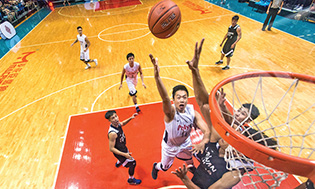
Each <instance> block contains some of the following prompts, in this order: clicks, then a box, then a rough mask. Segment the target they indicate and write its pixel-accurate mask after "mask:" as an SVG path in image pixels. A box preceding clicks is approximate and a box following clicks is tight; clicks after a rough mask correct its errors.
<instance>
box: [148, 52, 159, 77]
mask: <svg viewBox="0 0 315 189" xmlns="http://www.w3.org/2000/svg"><path fill="white" fill-rule="evenodd" d="M149 57H150V59H151V62H152V64H153V66H154V74H155V75H158V74H159V73H160V68H159V65H158V59H157V58H154V57H153V55H152V54H149Z"/></svg>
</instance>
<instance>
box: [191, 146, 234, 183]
mask: <svg viewBox="0 0 315 189" xmlns="http://www.w3.org/2000/svg"><path fill="white" fill-rule="evenodd" d="M197 158H198V159H200V165H199V166H198V167H197V169H196V171H195V173H194V176H193V178H192V179H191V181H192V182H193V183H194V184H196V185H197V186H199V187H200V188H208V187H209V186H211V185H212V184H214V183H215V182H216V181H218V180H219V179H220V178H221V177H222V176H223V174H224V173H226V172H228V170H227V169H226V162H225V160H224V158H223V157H219V150H218V148H217V146H216V143H210V142H209V143H207V144H206V145H205V151H204V152H203V153H202V154H200V153H199V154H197Z"/></svg>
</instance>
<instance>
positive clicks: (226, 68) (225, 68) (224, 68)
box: [222, 66, 230, 70]
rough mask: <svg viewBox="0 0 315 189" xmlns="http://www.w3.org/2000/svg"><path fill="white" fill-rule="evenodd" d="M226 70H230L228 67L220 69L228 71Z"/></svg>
mask: <svg viewBox="0 0 315 189" xmlns="http://www.w3.org/2000/svg"><path fill="white" fill-rule="evenodd" d="M228 69H230V66H225V67H223V68H222V70H228Z"/></svg>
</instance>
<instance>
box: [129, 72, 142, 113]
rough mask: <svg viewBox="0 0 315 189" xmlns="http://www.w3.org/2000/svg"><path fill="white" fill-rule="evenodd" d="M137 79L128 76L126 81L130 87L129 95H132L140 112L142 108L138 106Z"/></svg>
mask: <svg viewBox="0 0 315 189" xmlns="http://www.w3.org/2000/svg"><path fill="white" fill-rule="evenodd" d="M135 80H136V79H134V78H129V77H127V78H126V83H127V86H128V88H129V95H130V96H131V97H132V101H133V103H134V105H135V108H136V111H137V112H138V113H139V112H140V108H139V106H138V101H137V90H136V85H137V82H136V81H135Z"/></svg>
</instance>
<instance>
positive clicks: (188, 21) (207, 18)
mask: <svg viewBox="0 0 315 189" xmlns="http://www.w3.org/2000/svg"><path fill="white" fill-rule="evenodd" d="M231 15H234V14H225V15H220V16H212V17H206V18H200V19H195V20H187V21H183V22H182V24H186V23H190V22H198V21H204V20H210V19H213V18H218V17H224V16H231ZM128 24H135V23H128ZM136 24H140V23H136ZM141 24H144V25H146V26H147V25H148V24H146V23H141ZM113 27H116V25H115V26H111V27H109V28H113ZM106 29H108V28H105V30H106ZM147 29H149V28H148V27H145V28H138V29H133V30H125V31H120V32H113V33H108V34H102V35H100V36H107V35H115V34H119V33H127V32H132V31H139V30H147ZM103 31H104V30H103ZM88 37H89V38H94V37H98V35H94V36H88ZM73 40H74V38H73V39H66V40H61V41H54V42H47V43H40V44H34V45H27V46H22V47H20V48H27V47H34V46H41V45H50V44H56V43H63V42H68V41H73Z"/></svg>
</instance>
